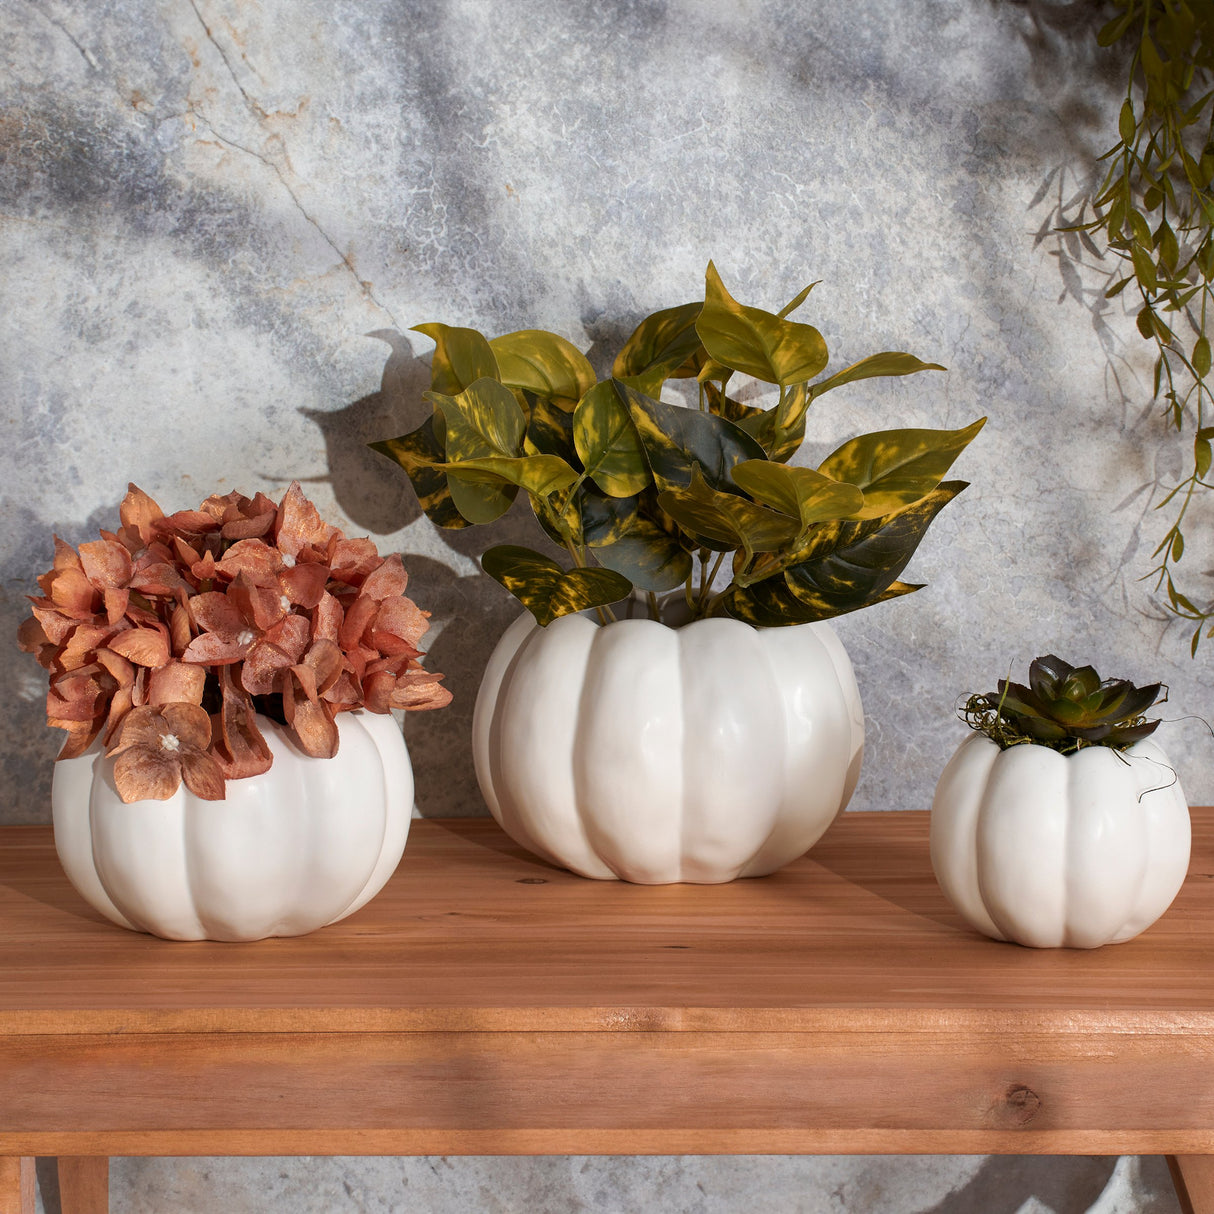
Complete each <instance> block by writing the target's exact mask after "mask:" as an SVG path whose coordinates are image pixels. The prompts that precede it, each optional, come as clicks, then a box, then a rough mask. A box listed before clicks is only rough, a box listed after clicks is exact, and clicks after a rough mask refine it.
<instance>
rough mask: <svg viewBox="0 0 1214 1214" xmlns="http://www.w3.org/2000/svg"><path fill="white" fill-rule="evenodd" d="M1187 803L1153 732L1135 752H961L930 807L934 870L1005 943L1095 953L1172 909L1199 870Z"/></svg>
mask: <svg viewBox="0 0 1214 1214" xmlns="http://www.w3.org/2000/svg"><path fill="white" fill-rule="evenodd" d="M1189 844H1190V823H1189V811H1188V804H1187V802H1186V801H1185V797H1184V793H1183V792H1182V790H1181V787H1180V781H1179V780H1178V779H1177V777H1176V773H1175V770H1174V769H1173V767H1172V765H1171V764H1170V763H1169V762H1168V758H1167V756H1166V755H1165V754H1164V752H1163V750H1162V749H1160V747H1159V746H1158V745H1156V744H1155V742H1154V741H1152V740H1151V739H1149V738H1148V739H1146V740H1144V741H1141V742H1138V743H1136V744H1135V745H1134V746H1131V747H1130V748H1129V749H1128V750H1125V751H1115V750H1113V749H1111V748H1109V747H1107V746H1089V747H1086V748H1084V749H1083V750H1080V751H1079V752H1078V753H1076V754H1073V755H1062V754H1059V753H1058V752H1057V751H1054V750H1051V749H1050V748H1049V747H1046V746H1038V745H1033V744H1023V745H1018V746H1012V747H1009V748H1008V749H1007V750H1000V748H999V746H998V745H997V744H996V743H995V742H992V741H991V740H990V739H989V738H987V737H985V736H984V735H983V734H981V733H974V734H972V735H971V736H970V737H969V738H967V739H966V740H965V741H964V742H963V743H962V744H961V746H960V747H959V748H958V750H957V752H956V754H954V755H953V757H952V759H951V760H950V761H949V763H948V766H947V767H946V768H945V769H944V772H943V774H942V775H941V777H940V782H939V784H938V785H937V788H936V795H935V799H934V801H933V803H932V816H931V855H932V867H933V868H934V869H935V872H936V877H937V879H938V880H939V882H940V886H941V888H942V889H943V890H944V893H945V894H946V895H947V896H948V898H949V900H950V901H951V902H952V903H953V905H954V906H955V907H956V908H957V910H958V911H960V912H961V914H962V915H963V916H964V917H965V919H966V920H967V921H968V922H969V923H970V924H972V925H973V926H974V927H975V928H977V929H978V930H979V931H980V932H983V933H985V934H986V935H988V936H992V937H994V939H996V940H1014V941H1016V942H1017V943H1019V944H1026V945H1031V946H1033V947H1036V948H1048V947H1059V946H1063V947H1068V948H1096V947H1098V946H1099V945H1102V944H1116V943H1119V942H1121V941H1124V940H1129V939H1131V938H1132V937H1134V936H1137V935H1138V934H1139V933H1140V932H1142V931H1144V930H1145V929H1146V928H1148V927H1150V925H1151V924H1152V923H1154V922H1155V920H1156V919H1158V918H1159V916H1160V915H1162V914H1163V912H1164V911H1165V910H1167V908H1168V906H1169V905H1170V904H1171V902H1172V900H1173V898H1175V897H1176V894H1177V893H1178V892H1179V890H1180V887H1181V884H1182V883H1183V882H1184V878H1185V873H1186V872H1187V870H1188V865H1189Z"/></svg>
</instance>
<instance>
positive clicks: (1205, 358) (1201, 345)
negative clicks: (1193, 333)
mask: <svg viewBox="0 0 1214 1214" xmlns="http://www.w3.org/2000/svg"><path fill="white" fill-rule="evenodd" d="M1193 370H1194V371H1196V372H1197V374H1198V375H1199V376H1200V377H1201V378H1202V379H1205V377H1206V376H1207V375H1209V374H1210V342H1209V339H1208V338H1207V337H1206V336H1205V335H1204V334H1203V335H1202V336H1201V337H1199V338H1198V339H1197V340H1196V341H1195V342H1194V343H1193Z"/></svg>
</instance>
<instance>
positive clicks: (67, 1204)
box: [59, 1155, 110, 1214]
mask: <svg viewBox="0 0 1214 1214" xmlns="http://www.w3.org/2000/svg"><path fill="white" fill-rule="evenodd" d="M59 1208H60V1211H61V1214H107V1212H108V1210H109V1208H110V1161H109V1160H108V1159H107V1158H105V1157H104V1156H101V1157H100V1158H98V1157H97V1156H90V1155H60V1156H59Z"/></svg>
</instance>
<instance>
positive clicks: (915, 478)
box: [818, 417, 986, 519]
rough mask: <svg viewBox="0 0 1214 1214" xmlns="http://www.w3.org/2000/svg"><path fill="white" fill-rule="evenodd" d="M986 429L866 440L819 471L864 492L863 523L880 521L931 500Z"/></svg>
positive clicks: (881, 434)
mask: <svg viewBox="0 0 1214 1214" xmlns="http://www.w3.org/2000/svg"><path fill="white" fill-rule="evenodd" d="M985 423H986V418H985V417H983V418H979V419H978V421H976V422H972V423H971V424H970V425H968V426H965V427H964V428H963V429H961V430H880V431H877V432H875V433H873V434H862V435H860V436H859V437H858V438H853V439H851V440H850V441H849V442H846V443H844V444H843V445H842V446H841V447H839V448H838V449H837V450H836V451H834V452H832V453H831V454H830V455H828V456H827V457H826V459H824V460H823V461H822V463H821V464H820V465H819V466H818V471H819V472H822V473H824V474H825V475H826V476H829V477H831V478H832V479H833V480H836V481H846V482H847V483H848V484H851V485H856V486H858V487H859V488H860V489H862V490H863V491H864V509H863V512H862V513H861V514H860V516H859V517H860V518H862V519H873V518H880V517H881V516H883V515H888V514H890V513H892V512H893V511H896V510H901V509H902V508H903V507H905V506H909V505H910V504H911V503H912V502H916V501H918V500H920V499H921V498H923V497H924V496H925V495H926V494H929V493H930V492H931V491H932V490H933V489H934V488H935V487H936V486H937V485H938V484H939V483H940V481H941V479H942V478H943V476H944V475H945V473H946V472H948V470H949V468H951V467H952V466H953V461H954V460H956V458H957V456H958V455H960V454H961V452H962V451H964V450H965V448H966V447H967V446H968V445H969V444H970V442H971V440H972V439H973V438H974V436H975V435H976V434H977V433H978V431H979V430H981V429H982V427H983V425H984V424H985Z"/></svg>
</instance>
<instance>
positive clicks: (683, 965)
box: [0, 810, 1214, 1214]
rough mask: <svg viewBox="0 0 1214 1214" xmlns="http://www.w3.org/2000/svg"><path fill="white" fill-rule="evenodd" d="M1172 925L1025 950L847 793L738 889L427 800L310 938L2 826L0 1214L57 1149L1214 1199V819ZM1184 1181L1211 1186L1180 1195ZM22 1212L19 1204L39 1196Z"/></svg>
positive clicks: (94, 1207)
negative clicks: (547, 857) (168, 914)
mask: <svg viewBox="0 0 1214 1214" xmlns="http://www.w3.org/2000/svg"><path fill="white" fill-rule="evenodd" d="M1194 823H1195V832H1194V833H1195V839H1194V855H1193V864H1192V866H1191V869H1190V875H1189V879H1188V881H1187V882H1186V884H1185V887H1184V889H1183V890H1182V892H1181V894H1180V897H1179V898H1178V899H1177V901H1176V903H1175V904H1174V906H1173V907H1172V909H1171V910H1170V911H1169V912H1168V914H1167V915H1166V916H1165V917H1164V918H1163V919H1162V920H1161V921H1160V923H1158V924H1157V925H1156V926H1155V927H1154V928H1152V929H1151V930H1150V931H1149V932H1147V933H1146V934H1145V935H1144V936H1142V937H1140V938H1139V939H1138V940H1136V941H1132V942H1131V943H1129V944H1123V945H1115V946H1111V947H1108V948H1104V949H1100V950H1097V951H1094V952H1078V951H1064V950H1052V951H1040V952H1038V951H1033V950H1030V949H1023V948H1020V947H1018V946H1015V945H1008V944H998V943H996V942H994V941H990V940H986V939H984V938H983V937H981V936H978V935H976V934H974V933H973V932H971V931H970V930H968V929H967V928H966V927H964V926H963V924H962V923H961V921H960V920H959V919H958V917H957V916H956V915H955V914H954V913H953V912H952V910H951V909H950V907H949V906H948V904H947V903H946V902H945V900H944V898H943V896H942V895H941V893H940V891H939V889H938V888H937V886H936V884H935V881H934V879H933V877H932V874H931V869H930V865H929V862H928V850H927V815H926V814H924V813H897V814H845V815H844V816H843V817H842V818H841V819H840V820H839V821H838V822H837V823H836V824H835V826H834V827H832V829H831V830H830V832H829V833H828V834H827V836H826V838H825V839H824V840H823V841H822V842H821V843H819V844H818V846H817V847H816V848H815V849H814V850H813V851H812V852H811V853H810V855H809V856H808V857H805V858H804V859H802V860H800V861H798V862H797V863H795V864H793V865H791V866H789V867H788V868H786V869H784V870H783V871H782V872H780V873H778V874H776V875H775V876H772V877H768V878H764V879H761V880H755V881H738V882H734V883H733V884H730V885H720V886H678V885H675V886H657V887H644V886H634V885H626V884H622V883H614V882H596V881H588V880H584V879H582V878H579V877H575V876H572V875H570V874H568V873H564V872H560V871H558V870H555V869H552V868H550V867H548V866H547V865H545V864H543V863H541V862H540V861H537V860H535V859H533V858H531V857H530V856H528V855H527V854H526V853H524V852H523V851H521V850H520V849H519V848H517V847H515V846H514V845H513V844H512V843H511V842H509V840H507V839H506V837H505V836H504V835H502V834H501V833H500V831H499V830H498V829H497V827H496V826H495V825H494V824H493V823H492V822H489V821H487V820H447V821H427V822H416V823H414V828H413V834H412V837H411V838H410V840H409V845H408V847H407V849H406V851H405V858H404V860H403V862H402V864H401V867H400V869H399V870H398V871H397V873H396V875H395V877H394V878H393V879H392V881H391V882H390V883H389V885H388V886H387V888H386V889H385V890H384V892H383V893H381V894H380V895H379V896H378V897H377V898H376V899H374V900H373V901H372V902H371V903H370V904H369V905H368V906H367V907H365V908H364V909H363V910H362V911H360V912H359V913H358V914H356V915H353V916H352V917H350V918H349V919H346V920H344V921H343V922H341V923H339V924H336V925H334V926H333V927H329V928H326V929H324V930H322V931H320V932H317V933H315V934H313V935H311V936H305V937H301V938H298V939H291V940H266V941H262V942H259V943H256V944H211V943H199V944H181V943H169V942H166V941H162V940H157V939H155V938H153V937H150V936H143V935H138V934H136V933H133V932H127V931H123V930H121V929H119V928H116V927H113V926H111V925H110V924H108V923H106V922H105V921H104V920H102V919H101V918H100V917H99V916H97V915H96V914H94V913H93V912H92V911H91V910H89V909H88V907H86V906H85V904H84V903H83V902H82V901H81V900H80V899H79V898H78V897H77V896H76V894H75V893H74V892H73V891H72V889H71V888H70V887H69V886H68V884H67V881H66V879H65V878H64V877H63V875H62V873H61V871H60V869H59V866H58V863H57V861H56V860H55V856H54V851H53V844H52V841H51V834H50V830H49V828H46V827H5V828H3V829H0V1212H3V1214H9V1212H10V1211H12V1212H16V1211H23V1212H24V1211H31V1210H32V1209H33V1205H32V1181H33V1158H32V1157H34V1156H36V1155H51V1156H58V1157H59V1160H60V1185H61V1193H62V1197H63V1209H64V1214H94V1212H95V1211H103V1210H105V1209H106V1196H105V1190H106V1177H107V1168H108V1157H109V1156H111V1155H276V1154H308V1155H333V1154H354V1155H359V1154H364V1155H374V1154H393V1155H420V1154H446V1155H451V1154H476V1155H481V1154H487V1155H493V1154H515V1153H519V1154H613V1155H614V1154H684V1153H713V1154H716V1153H745V1154H749V1153H773V1154H799V1153H814V1154H817V1153H877V1152H882V1153H933V1152H945V1153H984V1154H985V1153H1017V1154H1020V1153H1026V1154H1038V1153H1041V1154H1110V1155H1111V1154H1165V1155H1168V1156H1170V1157H1172V1158H1173V1161H1174V1168H1173V1175H1174V1176H1175V1177H1176V1178H1177V1180H1178V1189H1179V1190H1180V1191H1181V1194H1182V1204H1183V1203H1184V1202H1185V1201H1188V1202H1189V1203H1190V1205H1189V1206H1188V1207H1186V1208H1187V1209H1192V1210H1194V1211H1199V1212H1207V1214H1208V1212H1211V1211H1214V1168H1210V1167H1209V1166H1207V1165H1208V1161H1209V1159H1210V1158H1211V1157H1214V931H1212V930H1211V929H1212V926H1214V810H1198V811H1195V812H1194ZM1186 1188H1187V1193H1186V1192H1185V1190H1186ZM23 1202H24V1203H25V1204H22V1203H23Z"/></svg>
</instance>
